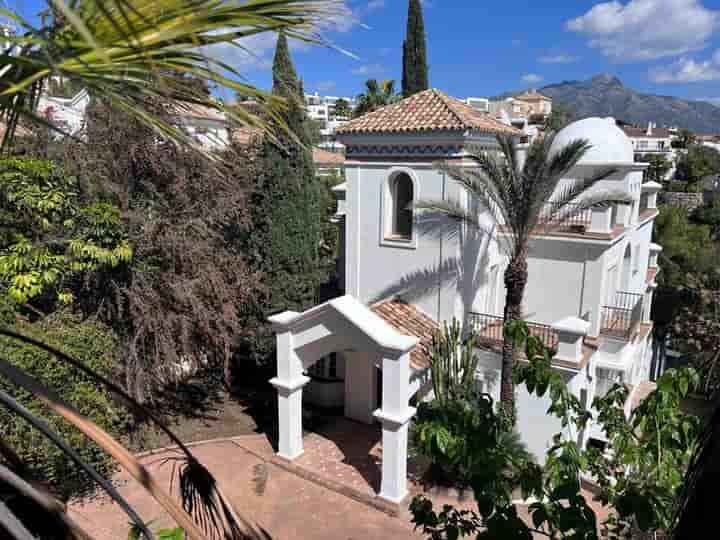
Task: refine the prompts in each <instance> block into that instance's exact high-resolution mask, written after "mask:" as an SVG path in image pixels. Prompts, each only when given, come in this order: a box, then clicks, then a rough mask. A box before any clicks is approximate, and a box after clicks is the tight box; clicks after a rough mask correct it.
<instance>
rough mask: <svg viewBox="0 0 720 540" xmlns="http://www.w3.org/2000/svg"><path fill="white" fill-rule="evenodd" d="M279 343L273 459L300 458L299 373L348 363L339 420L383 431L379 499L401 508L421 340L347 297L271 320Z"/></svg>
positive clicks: (303, 380)
mask: <svg viewBox="0 0 720 540" xmlns="http://www.w3.org/2000/svg"><path fill="white" fill-rule="evenodd" d="M270 322H271V323H272V324H273V330H274V331H275V333H276V339H277V377H275V378H273V379H272V380H271V381H270V383H271V384H272V385H273V386H274V387H275V388H276V389H277V392H278V420H279V449H278V455H279V456H280V457H282V458H284V459H286V460H289V461H294V460H296V459H297V458H298V457H299V456H301V455H302V454H303V429H302V390H303V387H304V386H305V385H306V384H307V383H308V382H309V381H310V379H309V378H308V377H307V376H306V375H305V374H304V372H305V371H306V370H307V369H308V368H309V367H311V366H312V365H313V364H314V363H315V362H317V361H319V360H320V359H321V358H323V357H325V356H327V355H329V354H331V353H333V352H342V353H343V355H344V356H345V358H346V371H345V416H347V417H349V418H351V419H354V420H357V421H360V422H364V423H371V422H373V419H377V420H378V421H379V422H380V424H381V426H382V467H381V482H380V492H379V496H380V497H381V498H383V499H385V500H388V501H391V502H394V503H399V502H400V501H402V500H403V499H404V498H405V496H406V495H407V436H408V424H409V422H410V419H411V418H412V417H413V415H414V414H415V409H414V408H412V407H410V406H409V405H408V402H409V400H410V397H411V396H410V394H411V391H412V390H411V388H412V385H411V368H410V352H411V351H412V350H413V349H414V348H415V347H416V345H417V344H418V342H419V341H420V340H419V339H418V338H417V337H411V336H406V335H402V334H401V333H399V332H398V331H397V330H395V329H394V328H393V327H392V326H390V325H389V324H388V323H387V322H386V321H384V320H383V319H382V318H380V317H379V316H378V315H376V314H375V313H373V312H372V311H371V310H370V309H368V308H367V307H366V306H364V305H363V304H362V303H360V302H359V301H357V300H356V299H355V298H353V297H352V296H344V297H341V298H336V299H335V300H331V301H330V302H327V303H325V304H322V305H320V306H317V307H315V308H313V309H310V310H308V311H306V312H305V313H295V312H285V313H281V314H279V315H276V316H273V317H271V318H270ZM378 367H380V368H381V371H380V373H381V374H382V375H381V376H382V385H381V388H382V396H381V399H380V404H381V406H380V407H379V408H377V409H375V405H376V394H377V387H378V385H377V382H376V376H375V375H376V373H378V371H377V368H378Z"/></svg>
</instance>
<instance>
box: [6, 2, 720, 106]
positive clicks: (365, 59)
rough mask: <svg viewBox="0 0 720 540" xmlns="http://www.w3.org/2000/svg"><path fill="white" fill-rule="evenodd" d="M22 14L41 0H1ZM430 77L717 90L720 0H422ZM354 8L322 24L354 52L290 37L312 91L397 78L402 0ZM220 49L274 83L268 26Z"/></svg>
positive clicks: (464, 88)
mask: <svg viewBox="0 0 720 540" xmlns="http://www.w3.org/2000/svg"><path fill="white" fill-rule="evenodd" d="M6 1H7V2H8V4H9V5H10V7H12V8H15V9H19V10H20V11H22V12H24V13H25V14H31V13H34V12H36V11H38V10H39V9H38V8H39V7H42V6H43V5H44V4H45V2H44V1H42V0H6ZM424 4H425V23H426V31H427V37H428V51H429V60H430V82H431V85H432V86H434V87H437V88H440V89H442V90H444V91H446V92H449V93H451V94H453V95H456V96H459V97H465V96H471V95H472V96H489V95H494V94H498V93H500V92H503V91H506V90H514V89H521V88H524V87H529V86H537V87H541V86H543V85H544V84H548V83H553V82H560V81H562V80H569V79H585V78H588V77H590V76H593V75H596V74H598V73H613V74H616V75H617V76H618V77H620V78H621V79H622V80H623V82H625V83H626V84H627V85H628V86H630V87H632V88H635V89H638V90H643V91H649V92H652V93H659V94H668V95H677V96H681V97H688V98H720V0H615V1H607V2H598V1H595V0H549V1H538V0H534V1H532V0H526V1H521V2H509V1H502V0H496V1H487V0H424ZM345 5H346V7H347V9H348V10H349V11H350V12H352V13H353V14H354V15H353V17H344V18H342V19H341V20H339V21H337V22H336V24H334V25H332V27H331V28H329V29H327V30H326V32H325V33H326V35H327V37H328V38H329V39H331V40H332V41H333V42H335V43H336V44H337V45H338V46H340V47H343V48H345V49H348V50H350V51H352V52H353V53H354V54H355V55H357V56H358V59H353V58H350V57H348V56H345V55H343V54H340V53H338V52H337V51H334V50H330V49H323V48H319V47H307V46H304V45H302V44H294V45H293V57H294V60H295V63H296V66H297V69H298V72H299V73H300V75H301V76H302V78H303V80H304V82H305V88H306V90H308V91H312V92H314V91H319V92H321V93H326V94H332V95H355V94H357V93H358V92H360V91H361V88H362V85H363V82H364V81H365V80H366V79H368V78H371V77H372V78H379V79H397V80H398V84H399V79H400V73H401V71H400V70H401V50H402V41H403V38H404V34H405V19H406V14H407V0H345ZM250 45H251V46H252V47H253V49H254V50H255V51H256V52H257V56H254V57H248V56H244V55H241V53H239V52H238V51H237V49H236V48H234V47H225V48H221V49H219V50H218V51H217V54H219V55H221V56H222V57H223V59H225V60H229V61H230V62H232V63H234V64H235V65H237V66H239V67H240V69H241V70H242V72H243V73H244V74H245V75H246V76H247V78H248V79H249V80H250V81H252V82H253V83H255V84H257V85H259V86H261V87H267V86H269V84H270V76H269V75H270V74H269V65H270V58H271V56H272V52H273V46H274V39H273V37H272V36H265V37H262V36H261V37H258V38H257V39H255V40H254V41H253V42H252V43H251V44H250Z"/></svg>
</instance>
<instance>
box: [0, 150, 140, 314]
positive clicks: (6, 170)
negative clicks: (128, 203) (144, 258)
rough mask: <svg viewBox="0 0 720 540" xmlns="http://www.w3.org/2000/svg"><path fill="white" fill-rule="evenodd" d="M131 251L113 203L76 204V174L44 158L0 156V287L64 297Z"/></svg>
mask: <svg viewBox="0 0 720 540" xmlns="http://www.w3.org/2000/svg"><path fill="white" fill-rule="evenodd" d="M131 257H132V249H131V247H130V244H129V243H128V241H127V238H126V237H125V234H124V231H123V229H122V224H121V222H120V212H119V210H118V208H117V207H115V206H113V205H112V204H109V203H106V202H102V201H98V202H93V203H88V204H83V203H82V202H81V201H80V194H79V189H78V180H77V178H75V177H72V176H69V175H67V174H66V173H65V172H64V171H63V169H62V168H61V167H59V166H57V165H55V164H54V163H52V162H49V161H43V160H37V159H20V158H7V159H2V160H0V287H2V288H1V289H0V294H9V295H10V296H11V297H12V298H13V299H14V300H15V301H17V302H18V303H26V302H28V301H29V300H33V301H35V303H36V304H37V303H40V305H43V304H44V305H47V304H50V305H51V306H52V303H53V302H55V301H57V300H59V301H61V302H62V303H65V304H69V303H71V302H72V300H73V298H74V296H75V292H74V291H73V289H75V290H76V291H77V289H78V281H81V280H82V278H83V277H86V276H88V274H91V273H93V272H96V271H101V270H102V269H105V268H107V269H110V268H115V267H117V266H118V265H121V264H127V263H128V262H129V261H130V259H131ZM3 289H4V291H3ZM43 301H44V302H43ZM43 307H44V306H43Z"/></svg>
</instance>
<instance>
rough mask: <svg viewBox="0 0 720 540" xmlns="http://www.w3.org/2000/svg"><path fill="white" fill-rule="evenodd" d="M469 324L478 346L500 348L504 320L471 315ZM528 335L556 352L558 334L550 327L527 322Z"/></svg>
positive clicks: (483, 314)
mask: <svg viewBox="0 0 720 540" xmlns="http://www.w3.org/2000/svg"><path fill="white" fill-rule="evenodd" d="M469 323H470V324H471V325H472V328H473V330H475V335H476V337H477V341H478V344H479V345H485V346H489V347H501V346H502V344H503V326H504V318H503V317H498V316H497V315H488V314H485V313H471V314H470V317H469ZM526 324H527V326H528V329H529V330H530V333H531V334H532V335H533V336H535V337H537V338H540V340H541V341H542V342H543V344H544V345H545V346H546V347H547V348H549V349H552V350H557V348H558V342H559V339H560V338H559V333H558V332H557V331H556V330H554V329H553V328H552V327H551V326H550V325H547V324H540V323H535V322H527V321H526Z"/></svg>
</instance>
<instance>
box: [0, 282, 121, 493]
mask: <svg viewBox="0 0 720 540" xmlns="http://www.w3.org/2000/svg"><path fill="white" fill-rule="evenodd" d="M1 299H2V296H0V317H1V316H2V312H3V308H2V300H1ZM6 311H7V312H8V313H11V311H10V310H6ZM6 319H7V318H6ZM0 324H3V321H2V320H0ZM15 330H16V331H18V332H19V333H22V334H24V335H27V336H31V337H35V338H37V339H40V340H42V341H43V342H45V343H47V344H49V345H52V346H54V347H56V348H58V349H60V350H62V351H63V352H65V353H67V354H69V355H71V356H73V357H75V358H77V359H78V360H81V361H83V362H84V363H85V364H86V365H87V366H88V367H89V368H91V369H92V370H94V371H96V372H97V373H100V374H103V375H106V376H107V375H110V374H111V373H112V370H113V368H114V367H115V364H116V360H117V359H116V356H115V351H116V350H117V340H116V338H115V336H114V335H113V333H112V332H111V331H110V330H109V329H108V328H107V327H106V326H104V325H102V324H100V323H98V322H96V321H94V320H92V319H87V320H82V319H81V318H80V317H78V316H76V315H73V314H71V313H69V312H66V311H60V312H57V313H55V314H54V315H52V316H50V317H47V318H45V319H42V320H41V321H39V322H36V323H33V324H29V323H25V322H17V323H16V324H15ZM0 357H1V358H3V359H4V360H7V361H9V362H11V363H12V364H13V365H15V366H16V367H18V368H20V369H22V370H23V371H24V372H25V373H27V374H28V375H31V376H33V377H35V378H36V379H38V380H39V381H40V382H41V383H43V384H44V385H46V386H47V387H50V388H52V389H54V390H55V391H56V392H57V393H58V394H60V395H61V396H62V397H63V399H65V400H67V401H68V402H69V403H71V404H72V405H73V406H75V407H76V408H77V409H78V410H79V411H80V413H81V414H83V415H85V416H87V417H88V418H90V419H91V420H92V421H94V422H96V423H97V424H98V425H100V426H101V427H102V428H104V429H106V430H107V431H108V432H110V433H113V434H117V433H121V432H123V431H124V430H125V429H126V428H127V427H128V425H129V421H130V416H129V414H128V412H127V411H126V409H125V408H123V407H122V406H121V405H119V404H117V403H116V402H114V401H113V400H112V398H111V396H110V395H109V394H108V392H106V391H105V390H104V389H103V388H100V387H98V385H97V383H95V382H93V381H92V380H91V379H89V378H88V377H86V376H84V375H83V374H81V373H79V372H78V371H77V370H76V369H73V368H72V367H70V366H68V365H67V364H64V363H62V362H60V361H58V360H56V359H55V358H54V357H53V356H52V355H50V354H48V353H46V352H44V351H41V350H39V349H37V348H35V347H31V346H29V345H26V344H23V343H20V342H18V341H16V340H12V339H10V338H5V337H1V338H0ZM0 389H2V390H3V391H4V392H7V393H8V394H11V395H12V396H14V397H15V399H17V400H18V401H19V402H20V403H21V404H22V405H24V406H25V407H27V408H28V409H29V410H30V411H31V412H32V413H34V414H37V415H40V416H42V417H43V418H45V419H46V421H47V422H48V424H49V425H50V426H51V428H52V429H53V430H54V431H55V432H57V433H59V434H60V435H61V436H62V438H63V439H65V441H67V442H68V444H70V446H72V447H73V448H74V449H75V450H76V451H77V452H78V453H79V454H80V456H82V458H83V459H84V460H85V461H86V462H88V463H90V464H91V465H93V466H94V467H95V468H96V469H97V470H98V471H99V472H100V473H101V474H108V473H110V472H111V471H112V469H113V462H112V460H111V459H110V458H109V457H107V455H106V454H105V453H103V452H102V451H101V450H100V449H99V448H98V447H97V446H96V445H95V444H94V443H91V442H90V441H89V440H88V439H86V438H85V436H84V435H82V434H81V433H80V432H79V431H78V430H77V429H75V428H73V427H72V426H71V425H70V424H68V423H67V422H65V420H63V419H62V418H60V417H59V416H57V415H55V414H54V413H50V412H49V409H48V408H47V407H46V406H45V405H43V404H42V403H41V402H40V401H39V400H38V399H37V398H35V397H33V396H32V395H31V394H30V393H28V392H26V391H24V390H21V389H19V388H18V387H15V386H14V385H12V384H11V383H10V382H9V381H7V380H6V379H4V378H0ZM0 425H2V426H3V432H2V437H3V442H4V443H5V444H7V445H8V446H10V447H11V448H12V449H13V450H14V451H15V452H16V453H17V454H18V456H19V457H20V458H21V459H22V461H23V462H24V463H26V464H27V465H28V466H29V467H30V469H31V470H32V471H33V472H34V473H35V474H36V476H37V478H39V479H40V480H43V481H47V482H48V484H49V485H50V486H51V487H52V488H53V489H54V490H55V491H56V492H57V493H58V495H59V496H61V497H63V498H66V497H70V496H72V495H75V494H78V493H81V492H83V491H84V490H85V489H86V488H88V487H90V482H91V481H90V480H89V479H88V478H87V476H86V475H84V474H83V473H82V472H81V471H80V470H79V469H78V468H77V467H76V466H75V465H74V463H73V462H72V461H71V460H70V459H69V458H68V457H67V455H65V454H64V453H63V452H62V451H60V450H59V449H58V448H57V447H55V446H54V445H52V443H50V442H49V441H48V440H47V439H45V438H44V437H43V436H42V435H41V434H40V433H39V432H37V431H35V430H34V429H32V428H31V427H30V426H29V425H28V424H27V423H25V421H24V420H22V419H20V418H18V417H16V416H14V415H12V414H10V413H9V412H8V411H7V410H6V409H4V408H1V409H0Z"/></svg>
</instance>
